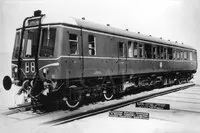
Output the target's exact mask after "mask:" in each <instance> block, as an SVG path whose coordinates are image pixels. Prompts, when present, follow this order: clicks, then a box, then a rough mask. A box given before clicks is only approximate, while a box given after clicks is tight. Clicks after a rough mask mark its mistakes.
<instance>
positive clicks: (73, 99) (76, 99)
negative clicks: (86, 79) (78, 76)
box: [65, 85, 82, 109]
mask: <svg viewBox="0 0 200 133" xmlns="http://www.w3.org/2000/svg"><path fill="white" fill-rule="evenodd" d="M76 87H77V86H74V85H73V86H70V87H69V89H70V90H71V91H72V90H73V89H75V88H76ZM81 99H82V96H81V93H79V92H78V91H74V92H71V94H70V95H69V96H68V98H66V99H65V103H66V105H67V107H69V108H70V109H75V108H77V107H78V106H79V105H80V103H81Z"/></svg>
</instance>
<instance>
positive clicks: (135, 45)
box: [133, 42, 138, 58]
mask: <svg viewBox="0 0 200 133" xmlns="http://www.w3.org/2000/svg"><path fill="white" fill-rule="evenodd" d="M133 56H134V58H137V57H138V45H137V42H134V46H133Z"/></svg>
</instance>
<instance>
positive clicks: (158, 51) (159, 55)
mask: <svg viewBox="0 0 200 133" xmlns="http://www.w3.org/2000/svg"><path fill="white" fill-rule="evenodd" d="M157 58H158V59H160V58H161V53H160V46H157Z"/></svg>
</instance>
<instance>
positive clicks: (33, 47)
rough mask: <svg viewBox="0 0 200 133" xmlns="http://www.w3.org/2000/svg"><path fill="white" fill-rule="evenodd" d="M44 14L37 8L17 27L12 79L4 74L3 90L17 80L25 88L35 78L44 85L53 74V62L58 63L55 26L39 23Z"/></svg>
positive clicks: (57, 64)
mask: <svg viewBox="0 0 200 133" xmlns="http://www.w3.org/2000/svg"><path fill="white" fill-rule="evenodd" d="M44 16H45V15H44V14H41V11H40V10H38V11H35V12H34V16H32V17H27V18H25V20H24V22H23V27H22V28H19V29H17V32H16V38H15V44H14V49H13V56H12V78H13V79H14V80H13V81H11V78H10V77H9V76H5V78H4V80H3V86H4V88H5V89H6V90H9V89H10V88H11V85H12V84H16V85H18V86H22V89H21V90H24V91H26V89H28V88H26V86H29V87H33V86H34V83H35V81H36V80H37V81H38V80H39V81H41V82H38V83H40V87H42V88H43V89H44V86H43V83H44V82H43V81H45V80H47V79H48V78H49V79H50V78H51V79H52V78H55V77H56V75H55V69H56V68H55V66H56V67H57V66H59V63H58V62H56V60H55V57H57V54H58V52H57V51H58V47H57V46H56V45H58V43H57V42H56V39H57V37H58V35H57V34H58V33H57V32H58V28H57V27H55V26H54V27H53V26H51V25H42V24H41V21H42V19H43V17H44ZM52 66H53V67H52ZM37 88H38V87H37ZM29 91H30V90H29ZM19 93H20V92H19Z"/></svg>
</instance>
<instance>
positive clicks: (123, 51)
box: [118, 42, 125, 57]
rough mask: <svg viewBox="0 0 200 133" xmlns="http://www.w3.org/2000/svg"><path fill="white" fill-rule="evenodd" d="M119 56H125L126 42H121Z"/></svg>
mask: <svg viewBox="0 0 200 133" xmlns="http://www.w3.org/2000/svg"><path fill="white" fill-rule="evenodd" d="M118 48H119V57H125V43H123V42H119V47H118Z"/></svg>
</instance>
